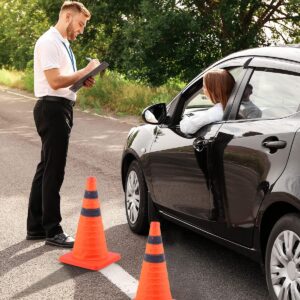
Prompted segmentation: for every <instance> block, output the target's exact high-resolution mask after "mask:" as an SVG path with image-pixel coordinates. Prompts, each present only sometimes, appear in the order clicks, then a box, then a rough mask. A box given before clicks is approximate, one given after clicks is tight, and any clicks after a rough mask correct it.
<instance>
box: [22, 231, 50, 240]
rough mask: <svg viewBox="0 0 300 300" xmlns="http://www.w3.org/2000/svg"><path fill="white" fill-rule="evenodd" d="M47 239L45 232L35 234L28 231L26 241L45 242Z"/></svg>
mask: <svg viewBox="0 0 300 300" xmlns="http://www.w3.org/2000/svg"><path fill="white" fill-rule="evenodd" d="M45 238H46V233H45V232H42V231H41V232H33V231H28V232H27V235H26V240H43V239H45Z"/></svg>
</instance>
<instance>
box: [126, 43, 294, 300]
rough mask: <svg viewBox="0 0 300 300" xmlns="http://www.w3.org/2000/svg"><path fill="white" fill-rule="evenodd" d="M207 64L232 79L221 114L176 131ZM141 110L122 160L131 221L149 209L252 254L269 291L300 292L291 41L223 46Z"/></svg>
mask: <svg viewBox="0 0 300 300" xmlns="http://www.w3.org/2000/svg"><path fill="white" fill-rule="evenodd" d="M212 69H227V70H228V71H229V72H230V73H231V74H232V75H233V76H234V78H235V81H236V83H235V86H234V88H233V91H232V94H231V96H230V98H229V101H228V104H227V106H226V108H225V111H224V117H223V120H222V121H220V122H216V123H212V124H209V125H206V126H204V127H203V128H200V129H199V130H198V131H197V132H196V133H195V134H194V135H185V134H183V133H182V132H181V131H180V127H179V122H180V120H181V119H182V118H183V116H184V115H185V114H189V113H191V112H194V111H197V110H205V109H207V108H208V107H210V106H212V105H213V104H212V103H211V102H210V101H208V99H207V98H206V96H205V95H204V93H203V89H202V85H203V76H204V74H205V73H206V72H207V71H209V70H212ZM247 101H251V102H250V103H249V102H247ZM143 118H144V120H145V122H146V123H148V124H143V125H141V126H138V127H134V128H132V129H131V130H130V132H129V134H128V138H127V141H126V145H125V149H124V152H123V159H122V181H123V187H124V191H125V205H126V214H127V219H128V224H129V226H130V228H131V230H132V231H133V232H136V233H142V232H145V231H147V228H148V226H149V216H148V215H151V216H153V215H154V216H155V215H159V217H163V218H166V219H168V220H171V221H173V222H176V223H178V224H181V225H183V226H185V227H188V228H190V229H192V230H194V231H197V232H199V233H201V234H204V235H205V236H207V237H209V238H212V239H214V240H216V241H218V242H220V243H222V244H224V245H226V246H228V247H230V248H232V249H234V250H237V251H239V252H240V253H243V254H245V255H247V256H248V257H250V258H252V259H254V260H256V261H258V262H261V263H262V264H263V265H264V266H265V273H266V280H267V285H268V288H269V292H270V295H271V297H272V298H273V299H300V133H299V129H300V46H299V45H295V46H284V47H266V48H258V49H250V50H245V51H241V52H237V53H234V54H232V55H229V56H227V57H225V58H224V59H222V60H220V61H218V62H216V63H215V64H213V65H212V66H210V67H209V68H208V69H206V70H205V71H204V72H202V73H201V74H200V75H198V76H197V77H196V78H195V79H194V80H193V81H192V82H191V83H189V84H188V85H187V86H186V87H185V88H184V89H183V90H182V91H181V92H180V93H179V94H178V95H177V96H176V97H175V98H174V99H173V100H172V101H171V102H170V103H169V104H168V105H165V104H162V103H161V104H156V105H153V106H150V107H148V108H147V109H145V111H144V112H143ZM150 212H151V214H150ZM153 212H155V214H154V213H153ZM151 216H150V219H151Z"/></svg>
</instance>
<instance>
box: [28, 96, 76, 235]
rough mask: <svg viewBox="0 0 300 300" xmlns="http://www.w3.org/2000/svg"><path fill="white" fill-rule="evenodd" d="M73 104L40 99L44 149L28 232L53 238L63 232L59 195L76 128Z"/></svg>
mask: <svg viewBox="0 0 300 300" xmlns="http://www.w3.org/2000/svg"><path fill="white" fill-rule="evenodd" d="M62 100H64V99H62ZM69 103H70V101H68V100H65V101H63V102H61V101H47V100H38V101H37V103H36V105H35V107H34V110H33V115H34V121H35V125H36V129H37V132H38V134H39V136H40V137H41V141H42V150H41V161H40V162H39V164H38V165H37V169H36V173H35V176H34V178H33V182H32V187H31V192H30V196H29V206H28V217H27V232H28V233H46V236H47V237H53V236H54V235H56V234H58V233H61V232H63V230H62V228H61V226H60V222H61V220H62V219H61V214H60V194H59V192H60V188H61V185H62V183H63V180H64V174H65V166H66V159H67V152H68V145H69V137H70V133H71V129H72V126H73V107H72V105H70V104H69Z"/></svg>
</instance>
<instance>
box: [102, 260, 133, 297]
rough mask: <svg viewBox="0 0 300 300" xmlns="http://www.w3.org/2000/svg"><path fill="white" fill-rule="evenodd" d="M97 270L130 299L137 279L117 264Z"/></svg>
mask: <svg viewBox="0 0 300 300" xmlns="http://www.w3.org/2000/svg"><path fill="white" fill-rule="evenodd" d="M99 272H100V273H101V274H102V275H104V276H105V277H106V278H107V279H108V280H109V281H111V282H112V283H113V284H114V285H116V286H117V287H118V288H119V289H120V290H121V291H122V292H123V293H124V294H126V295H127V296H128V297H129V298H130V299H133V298H134V297H135V295H136V292H137V288H138V284H139V281H138V280H136V279H135V278H134V277H132V276H131V275H130V274H129V273H127V272H126V271H125V270H124V269H123V268H121V267H120V266H119V265H117V264H111V265H110V266H108V267H106V268H104V269H102V270H101V271H99Z"/></svg>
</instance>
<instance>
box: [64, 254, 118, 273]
mask: <svg viewBox="0 0 300 300" xmlns="http://www.w3.org/2000/svg"><path fill="white" fill-rule="evenodd" d="M120 259H121V255H120V254H119V253H114V252H108V255H107V257H106V258H105V259H101V260H81V259H78V258H75V257H74V256H73V253H72V252H69V253H67V254H64V255H62V256H61V257H60V258H59V261H60V262H62V263H65V264H68V265H72V266H76V267H80V268H83V269H88V270H94V271H98V270H101V269H103V268H105V267H107V266H108V265H110V264H112V263H114V262H117V261H119V260H120Z"/></svg>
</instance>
